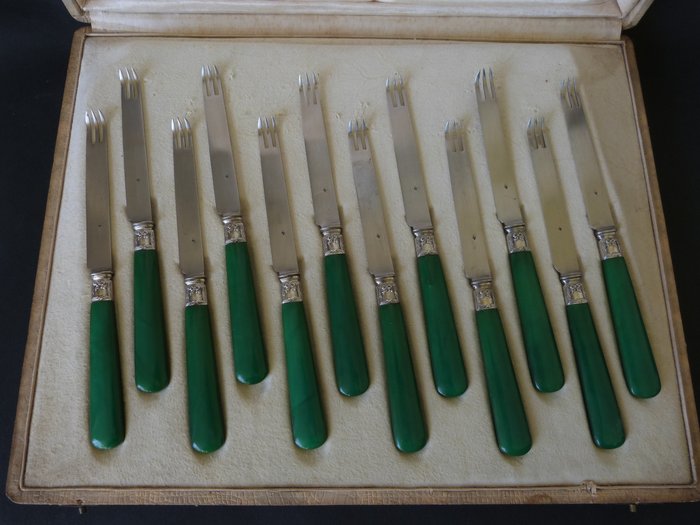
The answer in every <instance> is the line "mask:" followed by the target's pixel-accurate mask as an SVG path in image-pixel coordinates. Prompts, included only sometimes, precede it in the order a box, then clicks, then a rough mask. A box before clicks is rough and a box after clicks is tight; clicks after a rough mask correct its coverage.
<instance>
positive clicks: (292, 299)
mask: <svg viewBox="0 0 700 525" xmlns="http://www.w3.org/2000/svg"><path fill="white" fill-rule="evenodd" d="M280 292H281V294H282V304H286V303H300V302H301V301H303V300H304V297H303V296H302V294H301V280H300V279H299V275H297V274H292V275H285V276H280Z"/></svg>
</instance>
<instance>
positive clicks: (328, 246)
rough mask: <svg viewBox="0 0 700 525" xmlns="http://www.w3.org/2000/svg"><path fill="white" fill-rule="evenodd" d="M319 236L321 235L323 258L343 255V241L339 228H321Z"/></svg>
mask: <svg viewBox="0 0 700 525" xmlns="http://www.w3.org/2000/svg"><path fill="white" fill-rule="evenodd" d="M321 235H323V256H324V257H328V256H329V255H340V254H342V253H345V241H343V232H342V230H341V229H340V228H321Z"/></svg>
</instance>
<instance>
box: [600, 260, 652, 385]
mask: <svg viewBox="0 0 700 525" xmlns="http://www.w3.org/2000/svg"><path fill="white" fill-rule="evenodd" d="M602 264H603V276H604V278H605V287H606V289H607V294H608V303H609V305H610V313H611V317H612V321H613V325H614V327H615V336H616V338H617V348H618V350H619V352H620V361H621V362H622V371H623V373H624V376H625V382H626V383H627V389H628V390H629V391H630V393H631V394H632V395H633V396H636V397H640V398H650V397H654V396H655V395H656V394H658V393H659V391H660V390H661V381H660V380H659V372H658V370H657V369H656V363H655V361H654V354H653V352H652V350H651V345H650V344H649V337H648V336H647V332H646V329H645V327H644V321H643V319H642V314H641V312H640V311H639V303H637V296H636V295H635V293H634V287H633V286H632V279H631V278H630V274H629V270H628V269H627V263H626V262H625V259H624V257H613V258H610V259H606V260H604V261H603V263H602Z"/></svg>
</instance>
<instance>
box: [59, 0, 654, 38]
mask: <svg viewBox="0 0 700 525" xmlns="http://www.w3.org/2000/svg"><path fill="white" fill-rule="evenodd" d="M63 2H64V4H65V5H66V7H67V8H68V10H69V11H70V13H71V14H72V15H73V16H74V17H75V18H77V19H78V20H81V21H83V22H87V23H90V24H92V28H93V30H94V31H105V32H148V33H166V34H176V33H177V34H192V35H194V34H196V35H209V36H230V35H235V36H268V37H271V36H326V37H329V36H334V37H358V36H362V37H396V38H399V37H409V38H444V39H451V38H460V39H465V38H469V39H481V40H527V41H533V40H539V41H548V40H568V41H586V40H611V39H618V38H619V37H620V33H621V31H622V29H625V28H628V27H632V26H633V25H635V24H636V23H637V22H638V21H639V19H640V18H641V17H642V15H643V14H644V12H645V11H646V9H647V8H648V7H649V5H650V4H651V2H652V0H184V1H178V2H172V1H170V0H63Z"/></svg>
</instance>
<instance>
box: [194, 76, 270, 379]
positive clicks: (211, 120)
mask: <svg viewBox="0 0 700 525" xmlns="http://www.w3.org/2000/svg"><path fill="white" fill-rule="evenodd" d="M202 96H203V97H204V114H205V117H206V122H207V135H208V137H209V156H210V159H211V174H212V178H213V180H214V198H215V200H216V211H217V212H218V213H219V215H220V216H221V221H222V222H223V225H224V242H225V248H224V250H225V252H226V276H227V282H228V304H229V316H230V320H231V346H232V347H233V364H234V368H235V374H236V379H237V380H238V381H239V382H241V383H245V384H249V385H252V384H255V383H259V382H260V381H262V380H263V379H265V376H267V371H268V368H267V358H266V356H265V344H264V342H263V335H262V329H261V328H260V316H259V313H258V303H257V299H256V297H255V286H254V284H253V270H252V266H251V264H250V255H249V252H248V242H247V239H246V231H245V224H244V223H243V216H242V215H243V214H242V212H241V200H240V196H239V194H238V181H237V179H236V169H235V167H234V164H233V152H232V150H231V134H230V132H229V128H228V119H227V118H226V107H225V106H224V95H223V91H222V88H221V78H220V77H219V71H218V70H217V69H216V66H203V67H202Z"/></svg>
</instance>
